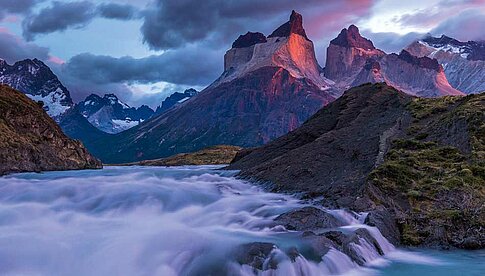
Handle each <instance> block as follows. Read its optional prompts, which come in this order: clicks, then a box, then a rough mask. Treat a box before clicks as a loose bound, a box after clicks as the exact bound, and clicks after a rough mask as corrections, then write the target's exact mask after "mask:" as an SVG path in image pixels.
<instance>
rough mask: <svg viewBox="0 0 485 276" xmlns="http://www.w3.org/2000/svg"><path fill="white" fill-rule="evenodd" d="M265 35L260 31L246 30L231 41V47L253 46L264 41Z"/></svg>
mask: <svg viewBox="0 0 485 276" xmlns="http://www.w3.org/2000/svg"><path fill="white" fill-rule="evenodd" d="M266 41H267V40H266V37H265V36H264V34H262V33H258V32H256V33H253V32H247V33H246V34H244V35H240V36H239V37H238V38H237V39H236V41H234V43H232V48H246V47H249V46H253V45H254V44H258V43H265V42H266Z"/></svg>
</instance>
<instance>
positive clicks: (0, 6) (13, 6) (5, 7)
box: [0, 0, 43, 19]
mask: <svg viewBox="0 0 485 276" xmlns="http://www.w3.org/2000/svg"><path fill="white" fill-rule="evenodd" d="M41 1H43V0H1V1H0V19H2V18H3V17H4V16H6V15H7V14H9V13H27V12H29V11H30V9H31V8H32V7H33V6H35V5H36V4H37V3H39V2H41Z"/></svg>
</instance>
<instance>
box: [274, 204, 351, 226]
mask: <svg viewBox="0 0 485 276" xmlns="http://www.w3.org/2000/svg"><path fill="white" fill-rule="evenodd" d="M275 222H276V223H278V224H281V225H283V226H284V227H285V228H286V229H288V230H296V231H315V230H321V229H325V228H334V227H339V226H342V225H343V224H342V222H340V221H339V220H337V219H336V218H335V217H333V216H332V215H330V214H328V213H327V212H325V211H323V210H320V209H318V208H315V207H304V208H302V209H299V210H294V211H291V212H288V213H284V214H281V215H279V216H278V217H277V218H275Z"/></svg>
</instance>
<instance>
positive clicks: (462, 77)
mask: <svg viewBox="0 0 485 276" xmlns="http://www.w3.org/2000/svg"><path fill="white" fill-rule="evenodd" d="M406 50H407V51H408V52H409V53H411V54H412V55H415V56H417V57H429V58H434V59H437V60H438V62H439V63H440V64H441V65H442V66H443V68H444V72H445V74H446V76H447V78H448V80H449V82H450V84H451V85H452V86H453V87H454V88H456V89H458V90H460V91H463V92H464V93H466V94H473V93H479V92H482V91H485V42H484V41H468V42H461V41H458V40H456V39H454V38H451V37H447V36H445V35H442V36H441V37H432V36H428V37H425V38H423V39H421V40H418V41H415V42H413V43H411V44H410V45H409V46H407V47H406Z"/></svg>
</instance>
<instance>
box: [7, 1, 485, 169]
mask: <svg viewBox="0 0 485 276" xmlns="http://www.w3.org/2000/svg"><path fill="white" fill-rule="evenodd" d="M483 48H484V46H483V42H473V41H469V42H460V41H457V40H454V39H451V38H448V37H445V36H443V37H441V38H433V37H426V38H423V39H421V40H419V41H416V42H414V43H412V44H411V45H409V46H408V47H406V49H403V50H402V51H401V52H400V53H399V54H395V53H391V54H388V53H385V52H384V51H382V50H380V49H378V48H376V47H375V46H374V44H373V42H372V41H371V40H369V39H367V38H364V37H362V36H361V34H360V32H359V29H358V28H357V27H356V26H354V25H351V26H349V27H348V28H345V29H343V30H342V31H341V32H340V33H339V35H338V36H337V37H336V38H335V39H333V40H332V41H331V42H330V45H329V46H328V48H327V56H326V63H325V67H324V68H322V67H320V65H319V64H318V62H317V59H316V55H315V51H314V45H313V42H312V41H311V40H310V39H309V37H308V36H307V34H306V31H305V29H304V27H303V18H302V16H301V15H300V14H298V13H297V12H295V11H293V12H292V14H291V15H290V19H289V21H288V22H286V23H284V24H283V25H281V26H280V27H278V28H276V30H275V31H273V32H272V33H271V34H269V35H268V36H265V35H264V34H262V33H259V32H247V33H246V34H243V35H240V36H239V37H238V38H237V39H236V40H235V41H234V43H233V44H232V47H231V49H229V50H228V51H227V52H226V54H225V55H224V71H223V73H222V74H221V76H220V77H219V78H218V79H216V80H215V81H214V82H213V83H212V84H211V85H209V86H208V87H207V88H205V89H204V90H202V91H201V92H197V91H195V90H186V91H185V92H183V93H178V92H177V93H175V94H173V95H172V96H170V97H168V98H167V99H165V101H164V102H163V103H162V104H161V105H160V106H159V107H158V108H157V110H156V111H153V110H151V109H150V108H148V107H147V106H142V107H139V108H133V107H129V106H128V105H126V104H125V103H123V102H121V101H120V100H119V99H118V97H116V96H115V95H113V94H106V95H104V96H103V97H100V96H97V95H94V94H93V95H90V96H88V97H87V98H86V99H85V100H84V101H82V102H80V103H78V104H73V103H72V99H71V98H70V95H69V91H68V90H67V89H66V88H65V87H64V86H62V84H61V83H60V82H59V80H58V79H57V77H56V76H55V75H54V74H53V73H52V71H50V69H48V67H47V66H45V64H43V63H42V62H41V61H38V60H35V59H34V60H25V61H20V62H17V63H15V64H14V65H8V64H6V62H4V61H2V62H1V63H0V83H6V84H8V85H10V86H12V87H14V88H17V89H18V90H20V91H22V92H24V93H26V94H27V95H28V96H29V97H31V98H33V99H34V100H42V101H43V102H44V108H45V109H46V111H47V112H48V113H49V114H50V115H51V116H52V117H53V118H55V119H56V120H57V121H58V122H59V123H60V125H61V127H62V128H63V130H64V131H65V132H66V133H67V134H68V135H69V136H70V137H73V138H76V139H81V140H82V141H83V142H84V144H85V145H86V146H87V147H88V149H89V150H90V151H91V152H93V153H94V154H95V155H96V156H98V157H99V158H101V159H102V160H103V161H104V162H110V163H121V162H133V161H139V160H144V159H155V158H162V157H167V156H170V155H173V154H177V153H182V152H193V151H196V150H199V149H202V148H205V147H208V146H213V145H219V144H230V145H236V146H242V147H253V146H258V145H262V144H265V143H268V142H269V141H272V140H274V139H275V138H277V137H280V136H281V135H284V134H286V133H288V132H291V131H293V130H295V129H296V128H297V127H299V126H300V125H301V124H303V123H304V122H305V121H306V120H307V119H308V118H310V117H311V116H312V115H313V114H315V113H316V112H317V111H318V110H319V109H320V108H322V107H323V106H325V105H327V104H329V103H330V102H333V101H334V100H335V99H337V98H339V97H340V96H341V95H342V94H343V93H344V91H346V90H347V89H349V88H351V87H354V86H358V85H360V84H363V83H368V82H371V83H379V82H386V83H387V84H389V85H392V86H393V87H396V88H398V89H399V90H401V91H403V92H405V93H407V94H410V95H413V96H419V97H440V96H446V95H464V94H471V93H477V92H479V91H482V90H483V83H484V81H483V75H484V73H483V68H484V65H483V62H484V61H483ZM2 68H3V69H2ZM99 130H102V132H101V131H99Z"/></svg>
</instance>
